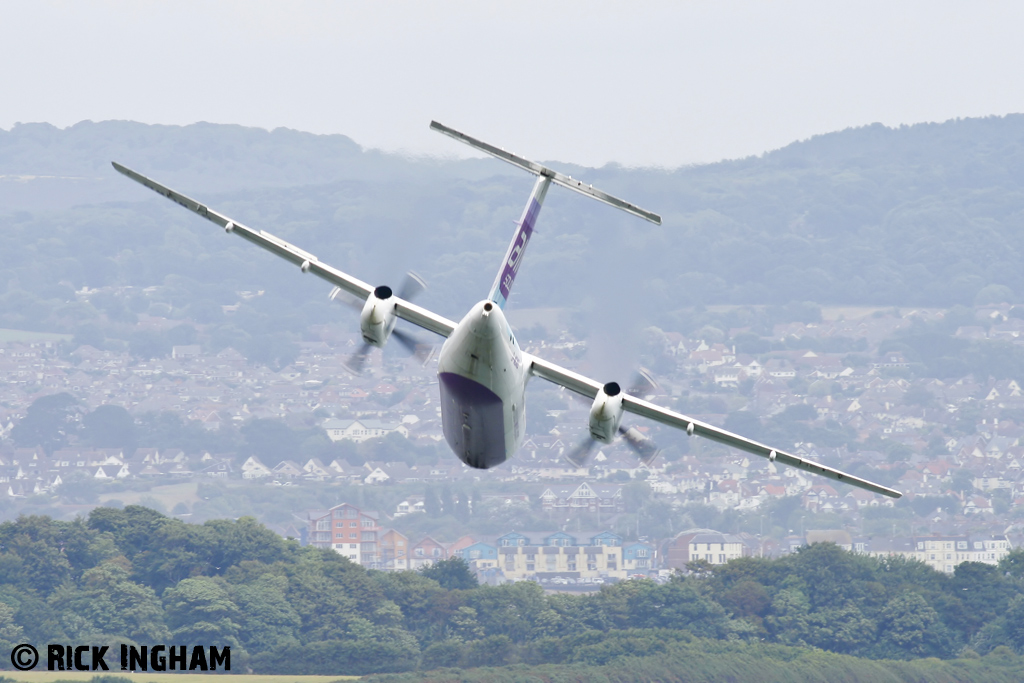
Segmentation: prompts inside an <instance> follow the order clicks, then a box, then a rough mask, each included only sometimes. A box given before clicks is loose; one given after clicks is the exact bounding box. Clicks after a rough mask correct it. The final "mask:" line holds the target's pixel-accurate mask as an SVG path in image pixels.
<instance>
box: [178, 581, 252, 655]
mask: <svg viewBox="0 0 1024 683" xmlns="http://www.w3.org/2000/svg"><path fill="white" fill-rule="evenodd" d="M164 609H165V611H166V613H167V619H166V621H167V626H168V627H169V628H170V629H171V635H172V637H173V638H174V639H175V640H176V641H180V642H190V643H218V644H223V645H231V646H234V647H238V646H239V635H240V633H241V625H240V623H239V622H240V621H241V613H240V611H239V609H238V605H237V604H235V602H234V601H233V600H232V599H231V596H230V595H229V594H228V592H227V591H226V590H225V589H224V587H223V586H222V585H221V583H220V582H219V581H218V580H215V579H210V578H206V577H200V578H194V579H185V580H183V581H181V582H179V583H178V585H176V586H174V587H173V588H170V589H168V590H167V592H166V593H164Z"/></svg>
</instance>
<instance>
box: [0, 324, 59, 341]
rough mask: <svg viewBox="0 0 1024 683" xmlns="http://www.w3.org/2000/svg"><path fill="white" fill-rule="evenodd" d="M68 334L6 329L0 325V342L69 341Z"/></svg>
mask: <svg viewBox="0 0 1024 683" xmlns="http://www.w3.org/2000/svg"><path fill="white" fill-rule="evenodd" d="M70 340H71V335H70V334H56V333H53V332H29V331H28V330H8V329H4V328H2V327H0V344H5V343H8V342H39V341H42V342H46V341H49V342H58V341H70Z"/></svg>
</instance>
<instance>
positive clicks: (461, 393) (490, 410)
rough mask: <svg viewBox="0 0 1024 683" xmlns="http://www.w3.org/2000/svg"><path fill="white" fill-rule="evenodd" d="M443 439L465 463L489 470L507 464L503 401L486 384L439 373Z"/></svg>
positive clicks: (447, 373) (448, 373)
mask: <svg viewBox="0 0 1024 683" xmlns="http://www.w3.org/2000/svg"><path fill="white" fill-rule="evenodd" d="M437 378H438V379H439V380H440V382H439V384H440V389H441V425H442V428H443V430H444V438H445V440H446V441H447V442H448V445H449V446H450V447H451V449H452V450H453V451H455V454H456V455H458V456H459V459H460V460H462V462H464V463H466V464H467V465H469V466H470V467H475V468H477V469H482V470H485V469H488V468H491V467H494V466H495V465H500V464H501V463H503V462H505V459H506V457H507V456H508V454H507V453H506V452H505V411H504V408H503V407H502V402H501V398H500V397H499V396H498V395H497V394H495V393H494V392H493V391H491V390H490V389H488V388H487V387H485V386H484V385H483V384H480V383H479V382H476V381H474V380H471V379H468V378H466V377H463V376H462V375H457V374H455V373H454V372H439V373H438V374H437Z"/></svg>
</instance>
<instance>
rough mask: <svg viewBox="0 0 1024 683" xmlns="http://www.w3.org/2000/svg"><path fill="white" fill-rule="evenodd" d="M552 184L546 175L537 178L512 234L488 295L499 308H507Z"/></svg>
mask: <svg viewBox="0 0 1024 683" xmlns="http://www.w3.org/2000/svg"><path fill="white" fill-rule="evenodd" d="M550 185H551V179H550V178H546V177H544V176H540V177H538V178H537V182H536V183H534V185H533V192H531V193H530V199H529V201H527V202H526V208H524V209H523V216H522V218H520V219H519V225H518V227H517V228H516V232H515V234H514V235H513V236H512V242H511V243H510V244H509V245H508V251H507V252H505V260H504V261H502V263H501V268H500V269H499V270H498V277H496V278H495V279H494V284H493V285H492V286H491V293H490V294H489V295H488V298H490V300H491V301H493V302H494V303H496V304H498V307H499V308H505V303H506V302H507V301H508V294H509V292H510V291H511V290H512V284H513V283H514V282H515V280H516V273H518V272H519V266H520V264H522V262H523V254H525V253H526V246H527V245H528V244H529V243H530V239H531V238H532V237H533V226H534V225H536V223H537V216H538V215H540V207H541V205H542V204H544V196H545V195H547V193H548V187H550Z"/></svg>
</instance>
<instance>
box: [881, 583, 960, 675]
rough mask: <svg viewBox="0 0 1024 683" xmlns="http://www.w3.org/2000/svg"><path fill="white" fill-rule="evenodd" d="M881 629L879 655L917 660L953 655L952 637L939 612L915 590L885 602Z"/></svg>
mask: <svg viewBox="0 0 1024 683" xmlns="http://www.w3.org/2000/svg"><path fill="white" fill-rule="evenodd" d="M878 629H879V642H878V645H877V647H876V652H877V656H880V657H885V658H889V659H915V658H920V657H944V656H948V655H949V654H950V648H951V647H952V639H951V638H950V637H949V633H948V631H947V630H946V627H945V626H944V625H943V623H942V621H941V620H940V619H939V615H938V614H937V613H936V612H935V610H934V609H932V608H931V607H929V606H928V603H927V602H925V599H924V598H922V597H921V596H920V595H919V594H918V593H915V592H913V591H908V592H904V593H902V594H900V595H898V596H896V597H895V598H893V599H892V600H890V601H889V602H888V603H886V605H885V607H884V608H883V609H882V613H881V615H880V616H879V619H878Z"/></svg>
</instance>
